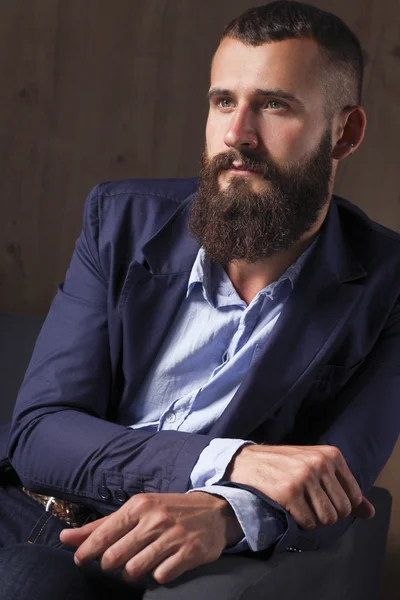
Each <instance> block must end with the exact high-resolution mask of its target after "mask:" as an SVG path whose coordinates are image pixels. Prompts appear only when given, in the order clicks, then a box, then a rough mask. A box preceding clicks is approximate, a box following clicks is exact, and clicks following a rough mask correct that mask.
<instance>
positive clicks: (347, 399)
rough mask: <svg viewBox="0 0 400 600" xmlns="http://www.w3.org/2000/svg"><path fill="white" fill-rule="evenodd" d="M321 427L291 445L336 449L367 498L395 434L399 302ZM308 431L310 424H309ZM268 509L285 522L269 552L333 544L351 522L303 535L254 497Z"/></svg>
mask: <svg viewBox="0 0 400 600" xmlns="http://www.w3.org/2000/svg"><path fill="white" fill-rule="evenodd" d="M332 400H334V402H332V405H333V406H334V408H332V413H333V412H334V413H335V416H334V417H333V414H332V415H330V414H329V409H327V413H326V419H325V420H324V422H323V423H322V422H321V423H317V424H314V426H313V425H311V427H313V430H312V433H311V437H310V432H309V431H308V432H307V438H308V439H307V442H305V440H304V439H303V440H301V438H299V439H296V440H295V442H292V443H296V444H297V443H303V444H304V445H306V444H308V445H318V444H321V445H329V446H336V447H337V448H339V450H340V451H341V452H342V454H343V457H344V459H345V460H346V462H347V464H348V466H349V468H350V470H351V472H352V473H353V475H354V477H355V479H356V480H357V482H358V484H359V486H360V488H361V490H362V492H363V494H364V495H366V494H367V493H368V491H369V490H370V488H371V487H372V485H373V484H374V482H375V480H376V479H377V477H378V475H379V473H380V472H381V470H382V469H383V467H384V466H385V464H386V462H387V461H388V460H389V458H390V455H391V454H392V452H393V449H394V446H395V445H396V442H397V439H398V436H399V430H400V302H398V303H397V305H396V306H395V308H394V310H393V311H392V313H391V315H390V317H389V319H388V321H387V323H386V326H385V328H384V329H383V331H382V332H381V334H380V336H379V338H378V340H377V342H376V343H375V345H374V347H373V349H372V351H371V352H370V353H369V355H368V356H367V358H366V359H365V360H364V362H363V363H362V365H361V366H360V367H359V369H358V370H357V371H356V373H354V374H353V376H352V378H351V379H350V380H349V382H348V383H347V384H346V386H345V387H344V388H343V389H342V390H341V392H340V393H339V395H338V396H337V397H336V398H335V399H332ZM309 425H310V424H309ZM241 487H245V489H248V490H251V491H253V493H255V494H257V495H258V496H259V497H261V498H263V499H264V500H265V501H266V502H267V505H268V506H269V507H270V508H273V509H274V510H275V511H278V512H279V513H280V516H281V517H285V518H286V532H285V534H284V535H283V536H282V538H281V539H280V541H279V543H278V544H277V545H276V547H275V551H277V552H282V551H286V550H287V549H289V548H290V549H295V550H296V549H297V550H317V549H319V548H323V547H325V546H329V545H331V544H332V543H334V542H335V541H336V540H337V539H338V538H339V537H340V536H341V535H342V534H343V533H344V532H345V531H346V529H347V528H348V527H349V525H351V524H352V523H353V522H354V517H352V516H350V517H347V518H346V519H339V520H338V521H337V523H335V524H334V525H329V526H326V527H323V528H321V529H315V530H312V531H305V530H302V529H300V528H299V527H298V525H297V524H296V522H295V521H294V519H293V518H292V517H291V515H290V514H289V513H288V512H287V511H285V510H284V509H283V508H282V507H281V506H279V505H278V504H277V503H276V502H274V501H273V500H271V499H270V498H268V497H266V496H264V495H263V494H260V492H258V491H257V490H255V489H254V488H252V487H248V486H241Z"/></svg>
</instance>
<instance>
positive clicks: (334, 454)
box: [327, 446, 343, 463]
mask: <svg viewBox="0 0 400 600" xmlns="http://www.w3.org/2000/svg"><path fill="white" fill-rule="evenodd" d="M327 448H328V450H327V453H328V456H329V458H330V459H331V460H333V461H334V462H335V463H338V462H340V461H342V460H343V454H342V453H341V451H340V450H339V448H337V446H327Z"/></svg>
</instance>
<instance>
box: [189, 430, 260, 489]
mask: <svg viewBox="0 0 400 600" xmlns="http://www.w3.org/2000/svg"><path fill="white" fill-rule="evenodd" d="M248 444H254V442H251V441H246V440H235V439H230V438H215V439H214V440H212V441H211V442H210V443H209V444H208V446H206V447H205V448H204V450H203V451H202V452H201V454H200V456H199V458H198V459H197V462H196V464H195V466H194V467H193V470H192V473H191V475H190V483H191V486H192V487H196V488H198V487H204V486H209V485H213V484H215V483H218V482H219V481H221V480H222V478H223V476H224V473H225V471H226V469H227V467H228V465H229V463H230V462H231V460H232V458H233V456H234V455H235V454H236V452H237V451H238V450H239V449H240V448H241V447H242V446H245V445H248Z"/></svg>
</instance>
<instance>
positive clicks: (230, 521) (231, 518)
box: [216, 497, 244, 548]
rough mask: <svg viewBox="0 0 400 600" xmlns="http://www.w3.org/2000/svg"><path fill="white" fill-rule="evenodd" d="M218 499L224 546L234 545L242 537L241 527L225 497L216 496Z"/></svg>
mask: <svg viewBox="0 0 400 600" xmlns="http://www.w3.org/2000/svg"><path fill="white" fill-rule="evenodd" d="M216 498H218V500H220V501H221V502H220V515H221V519H222V522H223V523H224V529H225V533H224V535H225V547H226V548H227V547H229V546H236V544H238V543H239V542H240V540H241V539H242V538H243V537H244V533H243V529H242V528H241V526H240V523H239V521H238V519H237V516H236V515H235V511H234V510H233V508H232V506H231V505H230V504H229V502H228V501H227V500H225V498H221V497H216Z"/></svg>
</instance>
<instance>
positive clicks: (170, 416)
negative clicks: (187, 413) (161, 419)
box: [165, 412, 176, 423]
mask: <svg viewBox="0 0 400 600" xmlns="http://www.w3.org/2000/svg"><path fill="white" fill-rule="evenodd" d="M165 420H166V421H167V423H174V422H175V420H176V415H175V413H173V412H167V414H166V415H165Z"/></svg>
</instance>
